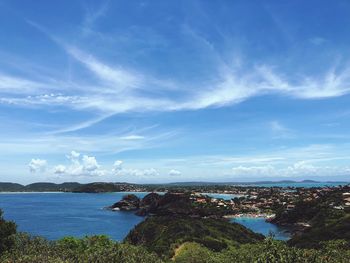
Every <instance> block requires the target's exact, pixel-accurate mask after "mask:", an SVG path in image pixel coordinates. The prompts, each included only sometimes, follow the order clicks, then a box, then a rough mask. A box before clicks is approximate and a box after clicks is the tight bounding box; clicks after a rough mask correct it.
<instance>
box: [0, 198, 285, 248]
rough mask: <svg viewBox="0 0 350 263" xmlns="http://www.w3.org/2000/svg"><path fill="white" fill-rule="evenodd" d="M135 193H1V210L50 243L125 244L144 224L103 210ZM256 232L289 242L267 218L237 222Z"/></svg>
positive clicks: (130, 215)
mask: <svg viewBox="0 0 350 263" xmlns="http://www.w3.org/2000/svg"><path fill="white" fill-rule="evenodd" d="M128 193H132V194H135V195H137V196H138V197H140V198H142V197H144V196H145V195H146V194H147V193H146V192H118V193H100V194H90V193H0V208H1V209H2V210H3V211H4V218H5V219H6V220H13V221H15V222H16V224H17V226H18V230H19V231H24V232H27V233H30V234H31V235H37V236H43V237H45V238H47V239H49V240H56V239H60V238H62V237H65V236H74V237H84V236H88V235H107V236H109V237H110V238H111V239H113V240H116V241H121V240H123V239H124V238H125V237H126V235H127V234H128V233H129V231H130V230H131V229H133V227H134V226H135V225H137V224H138V223H140V222H142V220H144V218H143V217H139V216H136V215H134V213H133V212H125V211H110V210H106V209H104V208H105V207H107V206H110V205H112V204H113V203H115V202H117V201H119V200H120V199H121V198H122V197H123V196H124V195H125V194H128ZM211 195H212V196H213V197H215V198H224V199H231V198H233V197H235V195H227V194H223V195H220V194H211ZM232 220H233V221H235V222H237V223H240V224H242V225H244V226H246V227H248V228H250V229H251V230H253V231H254V232H257V233H261V234H264V235H269V234H273V235H274V236H275V238H276V239H281V240H286V239H288V238H289V234H288V232H286V231H285V230H284V229H281V228H278V227H277V226H275V225H273V224H270V223H268V222H265V219H264V218H235V219H232Z"/></svg>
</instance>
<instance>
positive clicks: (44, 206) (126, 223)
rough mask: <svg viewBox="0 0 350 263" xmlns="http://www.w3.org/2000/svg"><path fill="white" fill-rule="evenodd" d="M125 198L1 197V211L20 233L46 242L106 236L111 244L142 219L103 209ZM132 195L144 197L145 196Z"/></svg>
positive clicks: (66, 195) (117, 195) (119, 195)
mask: <svg viewBox="0 0 350 263" xmlns="http://www.w3.org/2000/svg"><path fill="white" fill-rule="evenodd" d="M125 194H126V193H108V194H74V193H16V194H0V208H2V209H3V210H4V213H5V214H4V217H5V218H6V219H9V220H14V221H15V222H16V223H17V225H18V228H19V230H20V231H25V232H29V233H31V234H33V235H40V236H44V237H46V238H48V239H58V238H62V237H64V236H67V235H70V236H76V237H83V236H85V235H93V234H106V235H108V236H110V237H111V238H112V239H114V240H122V239H123V238H124V237H125V236H126V235H127V234H128V233H129V231H130V230H131V229H132V228H133V227H134V226H135V225H137V224H138V223H140V222H141V221H142V220H143V218H142V217H139V216H135V215H134V214H133V213H132V212H111V211H108V210H103V209H102V208H103V207H106V206H109V205H111V204H113V203H115V202H116V201H118V200H120V199H121V198H122V196H123V195H125ZM135 194H136V195H138V196H139V197H143V196H145V195H146V194H147V193H135Z"/></svg>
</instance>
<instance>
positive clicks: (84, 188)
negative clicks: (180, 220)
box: [0, 180, 347, 193]
mask: <svg viewBox="0 0 350 263" xmlns="http://www.w3.org/2000/svg"><path fill="white" fill-rule="evenodd" d="M303 183H304V184H305V183H322V182H318V181H313V180H304V181H290V180H284V181H259V182H175V183H164V184H133V183H126V182H116V183H113V182H108V183H107V182H94V183H88V184H81V183H77V182H66V183H62V184H56V183H49V182H38V183H33V184H29V185H26V186H24V185H21V184H17V183H10V182H3V183H1V182H0V192H53V191H54V192H56V191H58V192H76V193H102V192H123V191H146V192H150V191H160V192H163V191H168V190H183V189H182V188H187V189H189V190H191V189H195V188H196V187H198V188H200V190H203V191H206V190H213V189H212V188H213V187H214V188H215V189H216V190H228V189H225V188H228V187H232V186H259V185H260V184H266V185H269V184H271V186H273V185H276V184H295V185H298V184H303ZM326 183H339V184H347V183H346V182H326ZM209 188H210V189H209ZM215 189H214V190H215ZM197 190H198V189H197Z"/></svg>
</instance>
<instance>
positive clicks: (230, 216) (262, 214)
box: [223, 213, 275, 219]
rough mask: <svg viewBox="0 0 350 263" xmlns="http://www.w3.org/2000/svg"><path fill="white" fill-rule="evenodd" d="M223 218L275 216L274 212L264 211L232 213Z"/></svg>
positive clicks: (265, 217) (267, 217) (266, 217)
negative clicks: (266, 212)
mask: <svg viewBox="0 0 350 263" xmlns="http://www.w3.org/2000/svg"><path fill="white" fill-rule="evenodd" d="M223 217H224V218H229V219H231V218H263V219H271V218H274V217H275V214H265V213H257V214H252V213H247V214H234V215H225V216H223Z"/></svg>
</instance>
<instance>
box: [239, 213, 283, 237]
mask: <svg viewBox="0 0 350 263" xmlns="http://www.w3.org/2000/svg"><path fill="white" fill-rule="evenodd" d="M232 222H236V223H239V224H242V225H244V226H245V227H247V228H249V229H251V230H253V231H254V232H257V233H260V234H263V235H265V236H268V235H269V234H273V236H274V238H275V239H278V240H288V239H289V238H290V233H288V232H286V229H283V228H279V227H278V226H276V225H274V224H271V223H268V222H266V221H265V218H254V217H239V218H233V219H232Z"/></svg>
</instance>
